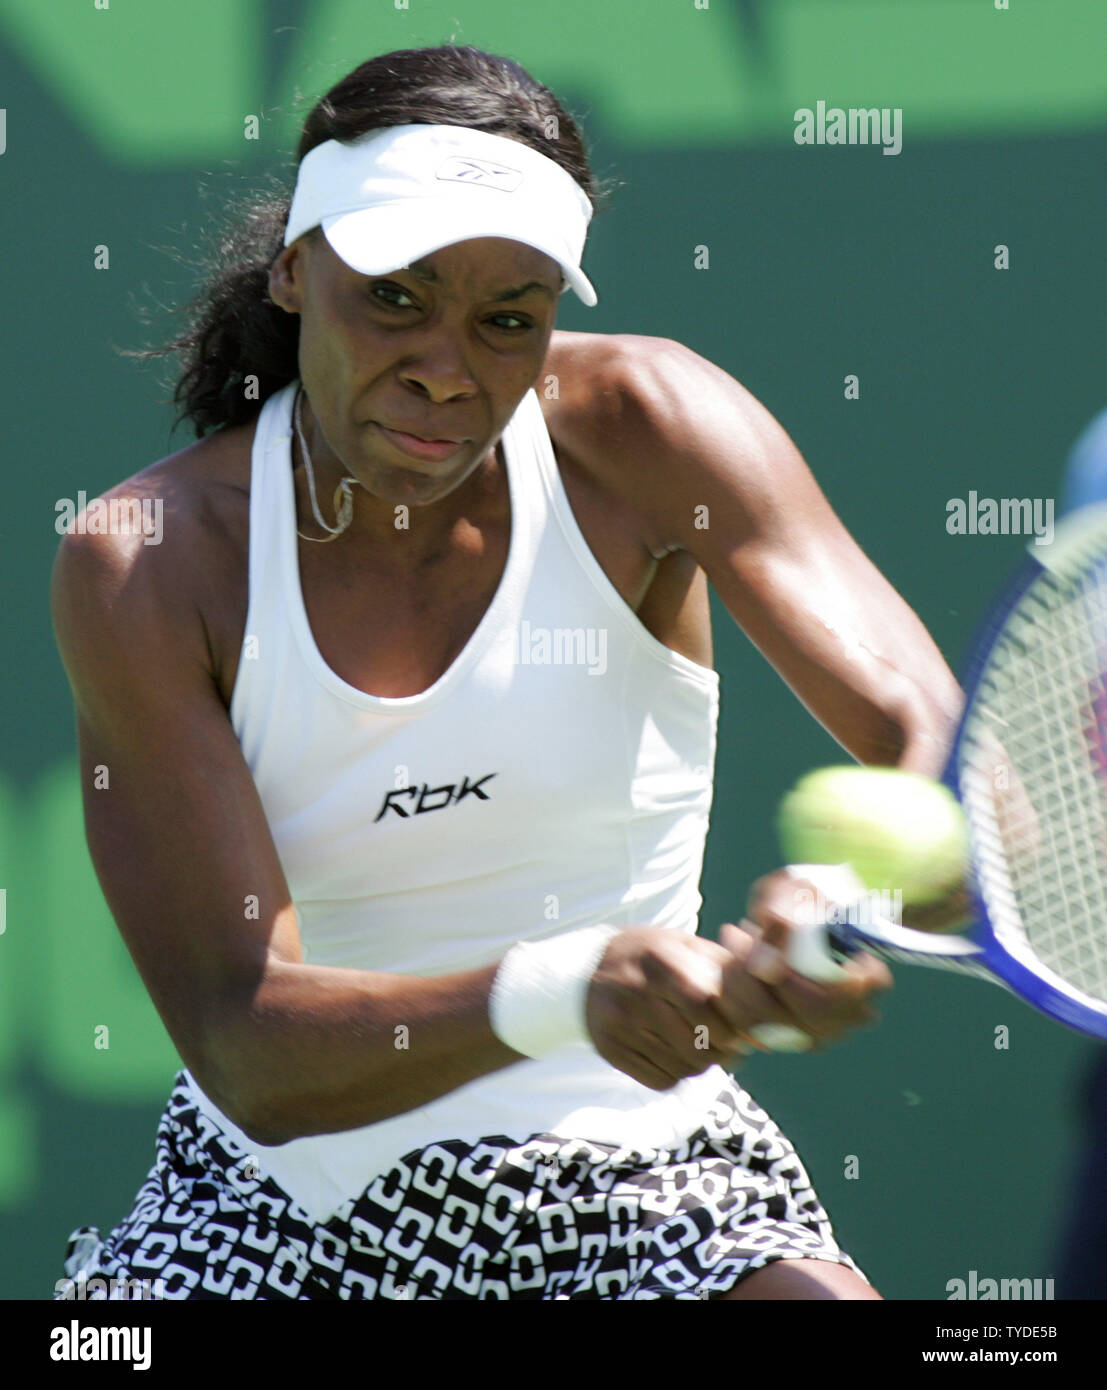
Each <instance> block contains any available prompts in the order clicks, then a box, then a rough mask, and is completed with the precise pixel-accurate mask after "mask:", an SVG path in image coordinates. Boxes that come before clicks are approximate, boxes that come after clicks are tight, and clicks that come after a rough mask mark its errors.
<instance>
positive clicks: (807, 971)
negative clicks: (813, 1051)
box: [750, 864, 865, 1052]
mask: <svg viewBox="0 0 1107 1390" xmlns="http://www.w3.org/2000/svg"><path fill="white" fill-rule="evenodd" d="M786 872H788V873H789V874H791V875H792V876H793V877H794V878H801V879H803V880H804V881H805V882H807V883H810V884H811V885H812V886H813V887H814V888H816V889H817V890H818V892H819V893H820V894H821V895H822V897H824V898H825V899H826V900H827V902H828V903H829V904H833V905H834V906H835V907H840V908H846V907H848V906H849V904H850V903H851V902H856V901H857V900H858V898H859V897H860V896H861V894H863V893H864V891H865V886H864V884H863V883H862V882H861V880H860V879H859V878H858V877H857V875H856V874H855V873H854V872H853V870H852V869H851V868H850V866H849V865H848V864H790V865H789V866H788V868H787V871H786ZM850 950H851V948H850V947H849V946H847V945H846V944H845V943H844V942H843V941H841V940H840V939H839V938H837V937H833V936H832V935H831V932H830V929H829V928H828V927H827V924H826V923H825V922H824V921H821V920H819V918H818V917H817V916H815V915H812V918H811V920H810V921H802V920H801V921H799V922H797V924H796V929H795V931H793V933H792V935H791V938H790V940H789V943H788V956H787V961H788V965H789V967H790V968H791V969H792V970H794V971H795V972H796V974H797V975H806V976H807V978H808V979H809V980H819V981H821V982H822V983H824V984H834V983H835V981H837V980H840V979H841V978H842V977H843V976H844V975H845V973H846V972H845V971H844V970H843V969H842V966H841V965H840V964H839V963H838V961H839V958H840V957H841V956H843V955H848V954H850ZM750 1036H751V1037H752V1038H753V1039H754V1040H755V1041H756V1042H759V1043H760V1044H761V1045H762V1046H763V1047H767V1048H769V1049H770V1051H772V1052H807V1051H809V1050H810V1048H811V1046H812V1043H813V1041H814V1039H813V1038H812V1037H811V1035H810V1034H809V1033H805V1032H803V1030H802V1029H800V1028H793V1027H792V1025H791V1024H790V1023H761V1024H758V1026H757V1027H756V1028H752V1029H751V1030H750Z"/></svg>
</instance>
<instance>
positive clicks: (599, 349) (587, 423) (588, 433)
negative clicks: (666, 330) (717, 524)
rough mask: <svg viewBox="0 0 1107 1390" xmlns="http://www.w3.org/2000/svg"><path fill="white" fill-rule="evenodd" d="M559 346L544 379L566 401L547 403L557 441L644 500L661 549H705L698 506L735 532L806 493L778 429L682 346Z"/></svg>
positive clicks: (739, 389) (628, 338) (636, 340)
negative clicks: (713, 505)
mask: <svg viewBox="0 0 1107 1390" xmlns="http://www.w3.org/2000/svg"><path fill="white" fill-rule="evenodd" d="M555 337H556V338H557V339H560V341H557V342H556V344H555V343H551V352H550V353H549V354H548V356H547V360H546V372H547V375H548V376H553V377H555V378H556V379H557V381H558V383H559V386H560V387H561V388H562V389H561V399H560V400H559V401H557V402H554V403H550V404H544V405H543V409H544V410H546V411H547V422H548V424H549V428H550V433H551V435H552V436H553V437H554V438H555V440H558V441H563V442H564V444H565V445H566V446H567V447H568V448H569V449H570V450H571V451H572V453H573V456H574V457H575V458H577V459H579V460H582V461H586V462H587V466H588V467H589V468H590V469H591V470H592V471H594V472H595V473H596V476H597V477H598V478H599V479H601V480H602V483H603V485H604V486H605V487H606V488H607V489H609V490H610V491H611V492H612V493H613V494H618V495H622V496H635V497H637V498H639V499H640V502H641V505H642V507H643V509H644V513H645V516H644V521H645V524H646V525H647V526H649V527H652V528H653V530H654V532H655V541H656V543H657V544H658V545H659V548H660V549H663V550H673V549H681V548H692V547H691V545H690V544H689V543H690V542H691V541H693V540H695V541H701V540H702V537H701V536H699V535H697V534H696V526H695V521H694V517H695V507H697V506H699V505H701V504H706V503H708V502H711V501H714V502H719V501H723V502H725V504H726V506H727V508H728V511H729V514H730V516H731V518H732V521H733V522H734V524H735V526H736V527H737V528H738V529H737V531H734V532H732V535H737V534H740V533H741V532H742V531H744V530H748V531H750V532H752V531H753V530H755V529H757V527H758V525H759V524H760V519H763V518H765V517H766V516H768V515H770V514H776V513H777V512H779V511H780V510H781V508H782V507H784V506H785V504H788V505H791V503H792V502H794V501H797V500H800V499H801V498H802V496H803V495H804V492H805V489H809V487H810V485H811V480H810V474H809V471H808V469H807V466H806V464H805V463H804V461H803V459H802V457H801V456H800V454H799V452H798V450H797V449H796V447H795V445H794V444H793V442H792V440H791V439H790V437H789V436H788V434H787V432H786V431H785V429H784V428H783V426H782V425H781V424H780V423H779V421H777V420H776V419H775V418H774V416H773V415H772V414H771V413H770V411H769V410H768V409H766V407H765V406H764V405H763V404H762V403H761V402H760V401H759V400H758V399H757V397H756V396H755V395H754V394H753V393H752V392H751V391H750V390H748V389H747V388H746V387H745V386H744V385H743V384H742V383H741V382H740V381H738V380H737V379H736V378H735V377H733V376H731V375H730V373H728V372H727V371H725V370H724V369H723V368H722V367H720V366H718V365H717V364H716V363H714V362H712V361H710V360H709V359H708V358H705V357H703V356H702V355H701V354H699V353H697V352H695V351H694V350H693V349H691V348H689V347H687V346H686V345H685V344H683V343H680V342H678V341H676V340H675V339H672V338H658V337H646V336H639V335H635V334H587V333H567V334H560V335H555ZM540 384H541V383H540ZM690 518H693V519H692V520H690Z"/></svg>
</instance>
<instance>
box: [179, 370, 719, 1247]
mask: <svg viewBox="0 0 1107 1390" xmlns="http://www.w3.org/2000/svg"><path fill="white" fill-rule="evenodd" d="M295 389H296V383H295V382H294V383H292V384H290V385H289V386H287V387H285V388H284V389H283V390H281V391H279V392H277V393H276V394H275V395H274V396H272V397H271V398H270V399H269V400H268V401H267V402H266V403H265V405H264V407H263V409H262V411H261V414H260V418H259V420H258V425H257V430H256V433H255V437H254V443H253V451H252V458H251V480H250V542H249V607H248V613H247V618H246V629H245V637H244V643H243V650H242V655H241V659H240V663H239V667H238V674H237V678H236V681H235V687H234V693H233V697H232V700H231V709H230V714H231V722H232V724H233V726H234V730H235V733H236V735H237V737H238V739H239V742H240V744H241V747H242V751H243V754H244V756H245V759H246V762H247V763H248V764H249V766H250V769H251V771H252V772H253V776H254V781H255V783H256V785H257V789H258V792H259V795H260V797H261V801H262V804H263V806H264V808H265V813H266V816H267V818H268V821H269V827H270V830H271V832H272V835H273V839H274V842H275V844H276V848H277V851H278V854H279V856H280V860H281V863H282V865H283V868H284V872H285V875H286V877H287V880H288V884H289V888H290V890H291V893H292V899H293V903H294V905H295V908H296V911H297V913H298V916H299V922H300V932H301V937H302V941H303V952H304V957H305V959H306V960H308V961H310V962H312V963H315V964H319V965H332V966H346V967H351V968H354V969H360V970H371V971H388V972H396V973H399V974H406V975H422V976H434V975H441V974H446V973H450V972H454V971H461V970H471V969H475V968H477V967H480V966H484V965H489V964H491V963H493V962H494V961H496V960H498V959H499V958H500V957H502V956H503V955H504V954H505V952H506V951H507V950H508V949H509V948H510V947H511V946H512V945H513V944H514V943H515V942H516V941H522V940H527V941H536V940H540V939H543V938H548V937H551V936H555V935H558V934H560V933H564V932H570V931H574V930H576V929H577V928H579V927H585V926H591V925H593V924H595V923H600V922H609V923H613V924H619V925H628V926H629V925H653V926H660V927H667V928H669V929H671V930H673V931H679V932H687V933H694V932H695V931H696V927H697V916H698V913H699V909H700V906H701V904H702V898H701V897H700V892H699V879H700V873H701V869H702V864H703V851H704V840H705V836H706V833H707V825H708V813H709V810H710V806H711V797H712V776H713V768H714V761H715V736H716V725H717V719H718V688H719V681H718V676H717V674H716V673H715V672H714V671H712V670H708V669H707V668H705V667H702V666H699V665H697V664H696V663H695V662H693V661H691V660H689V659H687V658H686V657H684V656H681V655H679V654H678V653H676V652H673V651H671V650H669V648H667V647H665V646H664V645H663V644H662V643H661V642H659V641H657V640H656V638H654V637H653V636H652V635H651V634H650V633H649V632H647V631H646V629H645V628H644V627H643V625H642V623H641V622H640V621H639V619H638V617H637V616H636V615H635V613H634V612H633V611H632V610H631V609H630V608H629V607H628V605H627V604H626V603H625V602H624V601H623V599H622V598H621V596H620V595H619V593H618V592H617V590H616V589H615V588H614V586H613V585H612V584H611V582H610V581H609V580H608V578H607V576H606V575H605V574H604V572H603V570H602V569H601V567H600V565H599V563H598V562H597V561H596V559H595V557H594V556H593V555H592V553H591V551H590V550H589V548H588V545H587V543H586V541H585V540H584V537H583V536H582V534H581V532H580V529H579V527H578V526H577V523H576V520H575V519H574V517H573V513H572V511H571V509H570V506H569V502H568V498H567V496H566V494H565V490H564V487H563V485H562V481H561V475H560V473H559V471H558V467H557V462H556V459H555V457H554V453H553V449H552V446H551V443H550V437H549V434H548V432H547V430H546V425H545V420H544V418H543V415H542V409H541V406H540V405H539V402H538V397H537V396H536V394H535V393H534V391H533V390H531V391H528V392H527V394H526V396H524V398H523V399H522V401H521V402H520V404H519V406H518V408H517V409H516V411H515V414H514V415H513V416H512V418H511V420H510V422H509V423H508V425H507V427H506V429H505V431H504V434H503V454H504V457H505V460H506V467H507V477H508V485H509V489H510V500H511V538H510V544H509V553H508V557H507V563H506V566H505V569H504V573H503V576H502V578H501V581H500V584H499V587H498V589H497V590H496V594H495V597H494V598H493V600H492V603H491V605H490V606H489V608H488V610H487V612H486V613H485V615H484V617H483V619H482V620H481V622H480V624H479V626H478V627H477V629H476V631H475V632H474V633H473V635H472V637H471V638H470V639H469V642H468V644H467V645H466V647H465V649H464V651H462V653H461V655H460V656H459V657H458V658H457V660H456V661H455V662H454V663H453V665H452V666H451V667H450V668H449V670H447V671H446V672H445V673H444V674H443V675H442V676H441V677H439V679H438V680H437V681H435V683H434V684H433V685H432V686H431V687H430V688H429V689H428V690H425V691H423V692H422V693H421V694H418V695H410V696H401V697H388V698H385V697H380V696H374V695H367V694H365V693H364V692H362V691H361V690H358V689H357V688H355V687H354V686H351V685H348V684H347V683H346V682H345V681H344V680H342V679H341V678H340V677H339V676H338V675H336V674H335V672H334V671H332V670H331V669H330V668H329V667H328V666H327V664H326V663H325V662H324V660H323V658H322V656H321V655H320V653H319V650H318V648H317V647H316V645H315V641H314V638H313V636H312V632H311V627H310V625H309V623H308V619H307V615H306V611H305V608H304V601H303V595H302V591H301V588H300V575H299V562H298V554H297V539H296V512H295V493H294V488H293V473H292V455H291V437H292V423H291V412H292V404H293V399H294V394H295ZM367 640H372V639H371V636H370V637H369V638H368V639H367ZM402 1041H403V1039H402V1037H401V1038H400V1039H398V1042H400V1044H401V1045H402ZM412 1045H416V1046H417V1045H418V1040H417V1039H413V1040H412ZM189 1079H190V1081H191V1085H192V1088H193V1091H194V1092H195V1094H196V1099H197V1101H198V1103H199V1105H200V1107H201V1109H202V1110H203V1111H204V1112H205V1113H206V1114H207V1115H208V1116H209V1117H210V1118H211V1119H212V1120H214V1121H215V1122H216V1124H217V1125H218V1126H219V1127H220V1128H221V1129H222V1130H224V1131H225V1132H226V1133H227V1134H228V1135H229V1136H230V1137H231V1138H232V1139H234V1140H236V1141H237V1142H238V1143H239V1144H241V1145H242V1146H243V1149H244V1151H245V1152H247V1153H251V1154H255V1155H257V1157H258V1165H259V1168H260V1169H261V1171H262V1172H263V1173H266V1174H268V1175H269V1176H270V1177H272V1178H273V1179H274V1180H275V1181H276V1182H277V1183H278V1184H279V1185H280V1186H281V1187H283V1188H284V1189H285V1191H286V1192H287V1193H288V1194H289V1195H290V1196H292V1197H293V1198H294V1199H295V1200H296V1201H297V1202H298V1203H299V1204H300V1205H301V1206H302V1207H303V1208H304V1210H305V1211H306V1212H307V1213H308V1214H309V1215H311V1216H312V1217H313V1218H314V1219H315V1220H318V1221H325V1220H326V1219H328V1218H329V1217H330V1216H331V1215H332V1214H333V1213H334V1212H335V1211H336V1210H337V1209H338V1207H339V1206H341V1205H342V1203H343V1202H345V1201H346V1200H347V1199H349V1198H353V1197H356V1196H358V1195H360V1194H361V1193H362V1192H363V1190H364V1189H365V1188H366V1187H367V1186H368V1185H369V1184H370V1183H371V1181H372V1180H373V1178H374V1177H375V1176H376V1175H377V1174H379V1173H381V1172H386V1171H387V1170H388V1169H389V1168H391V1167H392V1166H393V1165H394V1164H395V1163H396V1162H397V1161H398V1160H399V1159H400V1158H401V1157H402V1156H403V1155H405V1154H407V1153H410V1152H411V1151H413V1150H415V1149H418V1148H422V1147H424V1146H426V1145H428V1144H431V1143H434V1142H437V1141H445V1140H451V1139H461V1140H464V1141H468V1142H474V1141H476V1140H478V1139H481V1138H484V1137H487V1136H493V1135H498V1136H506V1137H508V1138H510V1139H512V1140H514V1141H515V1142H522V1141H523V1140H525V1139H527V1138H529V1137H530V1136H531V1135H533V1134H539V1133H546V1132H552V1133H555V1134H558V1135H560V1136H563V1137H566V1138H585V1139H592V1140H595V1141H598V1142H606V1143H611V1144H616V1145H622V1144H633V1145H634V1146H635V1147H639V1148H641V1147H655V1146H656V1147H665V1146H670V1145H673V1144H675V1143H679V1142H680V1140H682V1139H683V1138H685V1137H687V1136H688V1135H689V1134H691V1133H692V1132H693V1131H694V1130H695V1129H696V1128H698V1127H699V1125H701V1124H702V1123H703V1122H704V1119H705V1116H706V1113H707V1110H708V1109H709V1108H710V1105H711V1102H712V1101H713V1100H714V1098H715V1097H716V1096H717V1095H718V1093H719V1091H720V1090H721V1089H722V1088H723V1087H724V1086H726V1085H727V1084H728V1081H729V1078H728V1077H727V1075H726V1073H725V1072H723V1071H722V1070H721V1069H720V1068H718V1067H711V1068H710V1069H709V1070H708V1071H706V1072H704V1073H701V1074H700V1075H699V1076H696V1077H691V1078H689V1079H687V1080H686V1081H683V1082H681V1083H680V1084H679V1085H677V1086H675V1087H673V1089H672V1090H670V1091H666V1092H656V1091H651V1090H650V1089H649V1088H647V1087H645V1086H642V1085H639V1084H638V1083H637V1082H635V1081H633V1080H632V1079H631V1078H630V1077H628V1076H626V1075H625V1074H624V1073H622V1072H620V1071H618V1070H617V1069H616V1068H614V1067H612V1066H610V1065H609V1064H608V1063H607V1062H605V1061H604V1060H603V1059H602V1058H601V1057H600V1056H599V1055H598V1054H597V1053H596V1052H595V1051H594V1050H593V1049H592V1048H591V1047H589V1046H588V1045H586V1044H576V1045H573V1046H570V1047H566V1048H564V1049H562V1050H561V1051H559V1052H557V1053H556V1054H554V1055H552V1056H550V1057H546V1058H543V1059H541V1060H530V1059H527V1060H523V1061H520V1062H518V1063H516V1064H514V1065H513V1066H509V1067H506V1068H504V1069H502V1070H500V1071H497V1072H493V1073H491V1074H490V1075H487V1076H483V1077H480V1078H478V1079H477V1080H476V1081H473V1082H471V1083H470V1084H468V1085H466V1086H463V1087H461V1088H460V1089H458V1090H455V1091H452V1092H450V1093H448V1094H447V1095H444V1096H442V1097H440V1098H439V1099H438V1100H436V1101H434V1102H432V1103H431V1104H429V1105H425V1106H422V1107H421V1108H419V1109H416V1110H411V1111H408V1112H407V1113H405V1114H401V1115H397V1116H395V1117H393V1118H390V1119H387V1120H383V1121H381V1122H379V1123H377V1124H373V1125H368V1126H366V1127H364V1128H361V1129H356V1130H347V1131H344V1132H341V1133H337V1134H325V1135H317V1136H311V1137H308V1138H302V1139H295V1140H292V1141H291V1142H290V1143H287V1144H282V1145H279V1146H274V1147H259V1146H258V1145H257V1144H255V1143H254V1142H253V1141H252V1140H250V1139H249V1138H247V1136H246V1135H245V1134H243V1133H242V1132H241V1131H240V1130H238V1129H237V1128H236V1127H235V1126H234V1125H233V1124H232V1123H231V1122H230V1121H229V1120H228V1119H227V1117H226V1116H224V1115H223V1114H222V1113H221V1112H220V1111H219V1110H218V1108H217V1107H216V1106H215V1105H213V1103H212V1102H211V1101H210V1099H209V1098H208V1097H207V1096H205V1095H204V1094H203V1092H202V1091H200V1088H199V1087H198V1085H197V1084H196V1082H195V1080H194V1079H193V1078H191V1077H190V1078H189Z"/></svg>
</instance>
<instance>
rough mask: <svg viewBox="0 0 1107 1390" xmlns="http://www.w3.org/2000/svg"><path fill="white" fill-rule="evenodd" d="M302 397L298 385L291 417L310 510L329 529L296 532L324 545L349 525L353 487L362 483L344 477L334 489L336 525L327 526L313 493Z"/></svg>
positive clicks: (301, 390) (301, 388)
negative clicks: (310, 533) (315, 533)
mask: <svg viewBox="0 0 1107 1390" xmlns="http://www.w3.org/2000/svg"><path fill="white" fill-rule="evenodd" d="M303 398H304V388H303V387H302V386H300V387H298V388H297V390H296V405H295V408H294V410H293V412H292V418H293V421H294V423H295V425H296V436H297V438H298V439H299V441H300V452H301V454H303V456H304V468H305V470H306V471H307V479H308V492H309V493H310V494H311V510H312V511H313V512H314V513H315V520H316V521H317V522H318V523H319V525H320V526H321V527H322V529H323V530H324V531H329V532H330V535H328V536H305V535H304V533H303V532H302V531H301V530H300V528H299V527H297V528H296V534H297V535H298V536H299V537H300V539H301V540H304V541H318V542H319V544H320V545H326V543H327V542H328V541H333V540H334V539H335V538H336V537H337V536H341V534H342V533H343V531H345V530H346V528H347V527H348V526H349V524H350V522H351V521H352V520H353V516H354V498H353V488H354V487H355V485H356V486H357V487H361V486H362V484H361V483H359V482H358V480H357V479H356V478H353V477H349V476H348V477H345V478H343V479H342V481H341V482H340V483H339V484H338V486H337V487H336V488H335V490H334V512H335V520H336V521H337V522H338V525H337V526H328V525H327V523H326V522H325V521H324V520H323V518H322V516H321V514H320V512H319V500H318V498H317V497H316V495H315V474H314V473H313V472H312V468H311V455H310V454H309V453H308V446H307V440H306V439H305V438H304V430H303V424H302V415H303V412H302V410H301V402H302V401H303Z"/></svg>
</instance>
